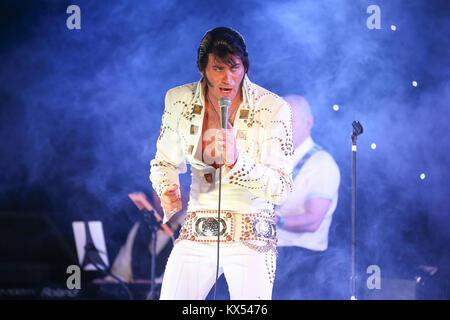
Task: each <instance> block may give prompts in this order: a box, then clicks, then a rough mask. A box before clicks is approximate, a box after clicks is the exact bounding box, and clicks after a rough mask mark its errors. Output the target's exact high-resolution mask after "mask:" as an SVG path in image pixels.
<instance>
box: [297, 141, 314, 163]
mask: <svg viewBox="0 0 450 320" xmlns="http://www.w3.org/2000/svg"><path fill="white" fill-rule="evenodd" d="M312 147H314V140H313V139H312V138H311V136H309V137H308V138H306V140H305V141H303V142H302V144H300V145H299V146H298V147H297V148H295V150H294V163H297V162H299V161H300V159H301V158H303V156H304V155H305V154H306V153H307V152H308V151H309V150H311V148H312Z"/></svg>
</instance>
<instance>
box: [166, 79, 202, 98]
mask: <svg viewBox="0 0 450 320" xmlns="http://www.w3.org/2000/svg"><path fill="white" fill-rule="evenodd" d="M197 84H198V81H197V82H191V83H187V84H183V85H180V86H176V87H173V88H171V89H169V90H167V93H166V95H168V96H171V97H175V98H183V97H186V96H188V97H192V96H193V95H194V93H195V89H196V87H197Z"/></svg>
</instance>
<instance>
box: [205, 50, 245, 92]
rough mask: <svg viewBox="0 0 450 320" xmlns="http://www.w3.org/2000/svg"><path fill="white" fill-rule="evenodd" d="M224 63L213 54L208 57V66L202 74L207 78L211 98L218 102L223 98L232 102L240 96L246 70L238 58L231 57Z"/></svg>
mask: <svg viewBox="0 0 450 320" xmlns="http://www.w3.org/2000/svg"><path fill="white" fill-rule="evenodd" d="M225 60H226V61H228V62H230V63H229V64H227V63H225V62H223V61H222V60H220V59H219V58H217V57H216V56H215V55H214V54H213V53H210V54H209V55H208V64H207V65H206V68H205V71H204V72H201V74H202V75H203V76H204V77H205V78H206V81H207V82H209V83H208V87H209V94H210V98H211V99H213V100H215V101H217V100H219V99H220V98H221V97H228V98H230V100H231V101H233V99H234V98H235V97H236V96H237V95H238V94H239V92H240V89H241V83H242V79H243V78H244V74H245V68H244V65H243V63H242V60H241V58H240V57H238V56H229V57H227V59H225Z"/></svg>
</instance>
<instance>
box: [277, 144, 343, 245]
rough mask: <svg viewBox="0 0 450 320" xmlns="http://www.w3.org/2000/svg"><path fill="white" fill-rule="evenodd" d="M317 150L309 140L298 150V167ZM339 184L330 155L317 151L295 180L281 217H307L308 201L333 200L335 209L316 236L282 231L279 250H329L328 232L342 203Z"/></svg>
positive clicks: (331, 209) (278, 233)
mask: <svg viewBox="0 0 450 320" xmlns="http://www.w3.org/2000/svg"><path fill="white" fill-rule="evenodd" d="M313 146H314V141H313V140H312V138H311V137H309V138H308V139H307V140H305V141H304V142H303V143H302V144H301V145H300V146H299V147H298V148H296V149H295V151H294V160H295V162H294V163H295V164H296V163H298V162H299V161H300V160H301V158H303V156H304V155H305V154H306V153H307V152H308V151H309V150H310V149H311V148H312V147H313ZM339 183H340V173H339V168H338V166H337V164H336V162H335V161H334V159H333V157H332V156H331V155H330V154H329V153H328V152H326V151H324V150H320V151H317V152H316V153H314V154H313V155H312V156H311V157H310V158H309V159H308V160H307V161H306V162H305V164H304V165H303V167H302V168H301V169H300V171H299V173H298V175H297V176H296V177H295V179H294V191H293V193H291V194H290V195H289V196H288V198H287V199H286V201H285V202H284V203H283V205H282V206H280V207H279V208H278V210H277V214H278V215H280V216H283V217H288V216H291V215H296V214H304V213H305V203H306V200H308V199H310V198H323V199H330V200H331V205H330V208H329V209H328V211H327V213H326V214H325V217H324V219H323V221H322V223H321V225H320V226H319V228H318V229H317V230H316V231H315V232H301V233H298V232H290V231H287V230H284V229H282V228H278V229H277V235H278V245H279V246H297V247H303V248H307V249H310V250H316V251H323V250H326V249H327V248H328V231H329V229H330V224H331V220H332V215H333V212H334V210H335V209H336V205H337V201H338V188H339Z"/></svg>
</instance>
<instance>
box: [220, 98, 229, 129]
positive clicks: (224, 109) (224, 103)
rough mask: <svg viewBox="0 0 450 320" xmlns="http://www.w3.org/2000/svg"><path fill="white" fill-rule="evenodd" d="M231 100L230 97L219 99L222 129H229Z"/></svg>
mask: <svg viewBox="0 0 450 320" xmlns="http://www.w3.org/2000/svg"><path fill="white" fill-rule="evenodd" d="M230 105H231V100H230V98H228V97H222V98H220V99H219V107H220V116H221V121H222V129H226V128H227V122H228V109H229V108H230Z"/></svg>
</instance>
